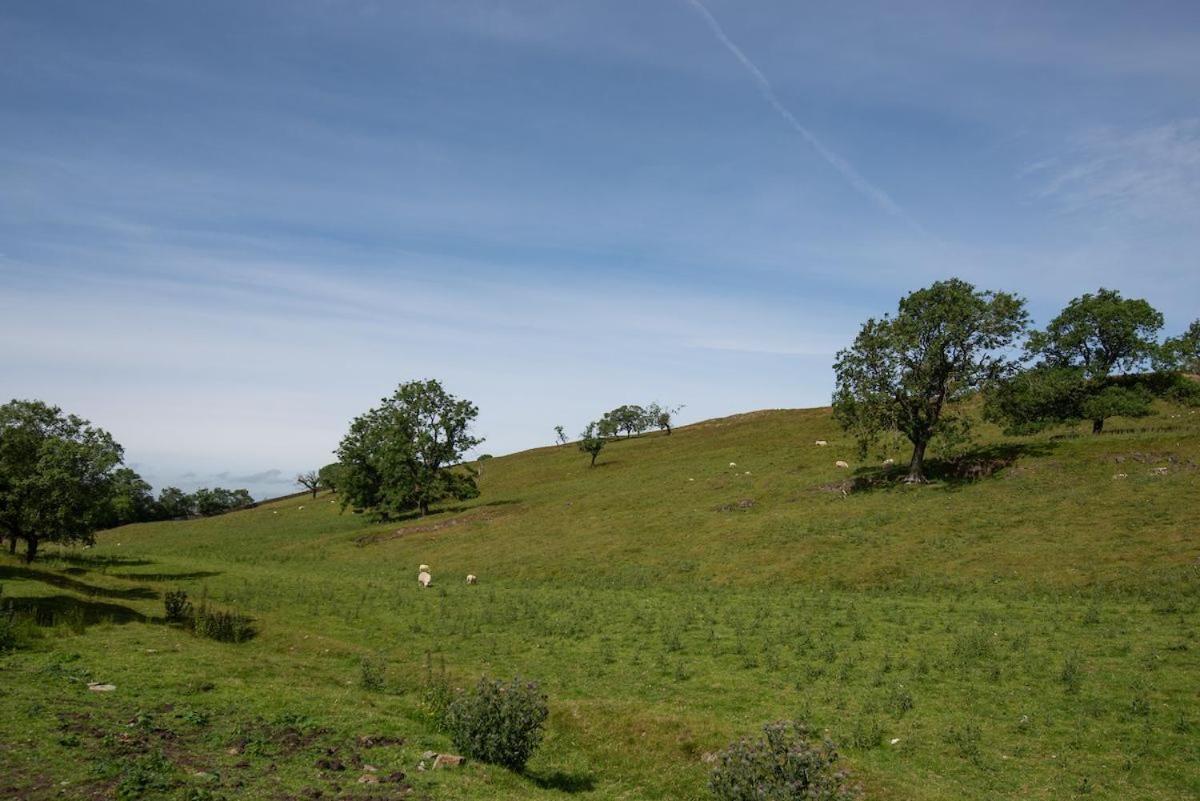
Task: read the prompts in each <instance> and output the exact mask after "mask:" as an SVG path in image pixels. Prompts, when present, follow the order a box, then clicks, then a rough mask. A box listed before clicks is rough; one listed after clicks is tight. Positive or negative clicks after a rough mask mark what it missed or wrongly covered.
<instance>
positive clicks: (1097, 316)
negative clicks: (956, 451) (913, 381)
mask: <svg viewBox="0 0 1200 801" xmlns="http://www.w3.org/2000/svg"><path fill="white" fill-rule="evenodd" d="M1162 325H1163V317H1162V315H1161V314H1160V313H1159V312H1158V311H1157V310H1156V309H1154V307H1152V306H1151V305H1150V304H1149V303H1147V302H1146V301H1145V300H1141V299H1135V298H1128V299H1127V298H1123V297H1121V293H1120V292H1117V291H1115V290H1111V289H1104V288H1101V289H1099V290H1098V291H1097V292H1096V293H1095V294H1091V293H1087V294H1084V295H1081V296H1080V297H1077V298H1075V299H1074V300H1072V301H1071V302H1070V303H1068V304H1067V306H1066V308H1064V309H1063V310H1062V311H1061V312H1059V314H1058V315H1057V316H1056V317H1055V318H1054V319H1053V320H1051V321H1050V324H1049V325H1048V326H1047V327H1046V329H1045V330H1044V331H1035V332H1033V333H1032V334H1031V335H1030V337H1029V343H1028V346H1027V348H1026V358H1027V359H1028V360H1030V361H1034V362H1035V363H1034V365H1033V366H1032V368H1031V369H1029V370H1027V371H1025V372H1023V373H1020V374H1018V375H1015V376H1012V377H1009V378H1008V379H1007V380H1005V381H1003V382H1002V383H1001V384H1000V385H999V386H997V388H996V391H995V392H994V393H992V395H991V396H989V398H988V400H987V405H986V408H985V411H986V413H987V416H988V417H989V418H991V419H994V420H997V421H999V422H1003V423H1004V424H1005V425H1006V428H1007V430H1008V431H1010V432H1013V433H1017V432H1030V431H1036V430H1038V429H1040V428H1043V427H1045V426H1048V425H1052V424H1055V423H1067V422H1076V421H1079V420H1090V421H1091V422H1092V431H1093V432H1094V433H1100V432H1101V431H1102V430H1103V429H1104V421H1105V420H1106V419H1108V418H1109V417H1115V416H1121V417H1143V416H1145V415H1147V414H1149V413H1150V404H1151V401H1152V400H1153V393H1152V392H1151V390H1150V384H1148V383H1146V382H1141V381H1138V380H1136V378H1133V380H1130V378H1128V377H1126V378H1121V379H1118V377H1117V376H1114V375H1113V372H1114V371H1115V370H1119V371H1122V372H1125V373H1129V372H1132V371H1134V370H1137V369H1139V368H1141V367H1143V366H1145V365H1147V364H1149V363H1151V362H1154V363H1161V361H1162V360H1163V350H1164V349H1163V346H1160V344H1159V343H1158V339H1157V336H1158V332H1159V330H1160V329H1161V328H1162Z"/></svg>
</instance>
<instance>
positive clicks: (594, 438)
mask: <svg viewBox="0 0 1200 801" xmlns="http://www.w3.org/2000/svg"><path fill="white" fill-rule="evenodd" d="M607 444H608V438H607V437H605V436H604V435H603V434H601V433H600V424H599V423H588V425H587V428H585V429H584V430H583V433H582V434H580V435H579V450H581V451H583V452H584V453H587V454H591V457H592V462H591V464H590V465H589V466H590V467H595V466H596V457H597V456H599V455H600V451H602V450H604V446H605V445H607Z"/></svg>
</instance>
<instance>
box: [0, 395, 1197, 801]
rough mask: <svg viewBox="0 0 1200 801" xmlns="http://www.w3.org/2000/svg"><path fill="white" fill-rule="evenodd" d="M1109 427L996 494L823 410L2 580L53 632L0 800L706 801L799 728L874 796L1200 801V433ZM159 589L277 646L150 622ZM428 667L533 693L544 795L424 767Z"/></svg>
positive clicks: (209, 525) (1035, 448)
mask: <svg viewBox="0 0 1200 801" xmlns="http://www.w3.org/2000/svg"><path fill="white" fill-rule="evenodd" d="M1110 427H1111V428H1112V429H1114V430H1116V433H1111V434H1106V435H1103V436H1098V437H1092V436H1075V435H1074V432H1059V436H1057V437H1051V436H1043V437H1035V438H1027V439H1005V438H1001V437H999V436H998V435H997V433H996V432H994V431H985V432H984V439H985V444H988V446H989V448H988V450H987V452H986V460H987V470H984V471H983V472H988V471H989V470H990V471H993V472H992V473H991V475H988V476H985V477H982V478H979V479H978V480H974V481H971V480H966V479H956V478H953V477H952V476H950V475H949V473H945V475H944V476H943V478H942V479H941V480H940V481H938V482H937V483H935V484H934V485H932V486H926V487H906V486H902V485H898V484H892V483H887V482H879V483H877V484H873V482H871V481H869V480H866V479H868V478H870V477H871V476H873V475H875V474H876V473H877V472H878V468H877V467H876V465H877V464H878V462H879V459H878V458H874V459H872V464H870V465H864V464H861V463H857V462H856V460H855V458H854V456H855V454H854V450H853V448H852V444H851V442H850V441H849V440H848V439H847V438H846V437H845V436H844V435H841V434H840V432H839V431H838V430H837V429H836V427H835V426H834V424H833V423H832V420H831V418H830V415H829V412H828V410H827V409H816V410H801V411H792V410H785V411H763V412H756V413H752V414H746V415H739V416H736V417H732V418H726V419H722V420H713V421H709V422H706V423H700V424H697V425H693V426H688V427H684V428H680V429H677V430H676V432H675V433H674V434H673V435H671V436H669V437H668V436H663V435H655V436H646V437H642V438H638V439H633V440H628V441H621V442H616V443H613V444H612V445H610V446H609V447H608V448H607V449H606V450H605V451H604V453H603V454H602V455H601V457H600V460H599V462H598V464H597V466H596V467H595V468H594V469H589V468H588V467H587V457H586V456H584V455H582V454H580V453H578V452H577V451H576V450H574V448H573V446H568V447H562V448H544V449H539V450H534V451H529V452H525V453H520V454H515V455H513V456H508V457H502V458H497V459H491V460H486V461H485V462H483V463H481V469H482V471H483V472H482V476H481V481H480V484H481V489H482V494H481V496H480V497H479V498H478V499H476V500H475V501H472V502H470V503H467V504H463V505H462V506H461V507H455V508H449V509H443V510H440V511H438V513H436V514H434V515H431V516H430V517H428V518H425V519H412V520H408V521H403V522H400V523H391V524H387V525H379V524H373V523H371V522H370V521H368V520H366V519H364V518H362V517H357V516H354V515H351V514H340V513H339V511H338V505H337V504H336V503H335V502H334V498H333V497H332V496H330V495H326V494H322V495H321V496H319V497H318V498H317V499H316V500H315V501H313V500H305V499H295V498H292V499H287V500H285V501H280V502H277V503H273V504H266V505H264V506H261V507H258V508H255V509H252V510H249V511H245V512H240V513H235V514H231V515H227V516H224V517H220V518H210V519H205V520H196V521H190V522H177V523H159V524H148V525H140V526H131V527H126V528H123V529H118V530H114V531H110V532H106V533H104V534H103V535H101V537H100V539H99V543H98V545H97V546H96V547H95V548H92V549H89V550H86V551H61V552H59V553H58V554H57V556H56V555H55V554H54V553H53V552H51V553H50V554H48V556H49V557H50V558H49V559H48V560H47V561H46V562H44V563H42V564H39V565H35V566H33V568H26V567H25V566H23V565H20V564H19V563H17V562H16V561H14V560H7V561H0V585H2V586H3V597H4V598H5V599H11V600H12V601H13V603H15V604H16V605H17V606H18V607H19V608H21V609H25V610H30V611H31V612H34V613H36V614H38V615H40V617H41V622H42V623H46V624H50V623H53V624H54V625H53V627H45V628H42V629H41V632H42V634H43V635H44V636H42V637H41V638H40V639H39V640H38V641H37V642H36V643H35V644H34V647H33V648H32V649H29V650H23V651H18V652H16V653H15V654H11V655H8V656H5V657H0V660H2V661H0V667H2V668H3V673H4V680H3V682H0V705H2V706H3V708H4V710H5V712H6V714H5V715H4V716H3V717H2V718H0V765H3V767H4V768H5V769H4V770H2V771H0V797H9V796H15V797H28V798H52V797H53V798H60V797H78V798H87V797H100V798H103V797H114V795H116V794H118V793H125V795H127V796H128V797H136V795H137V793H138V792H142V793H143V796H144V797H163V795H164V794H166V796H167V797H179V798H185V797H191V798H208V797H214V798H216V797H224V798H231V799H232V798H264V799H276V798H293V797H294V798H318V797H324V798H332V797H339V796H342V795H345V796H346V797H363V798H367V797H370V798H400V797H405V793H406V792H407V788H408V787H409V786H411V787H412V788H413V795H412V796H411V797H417V798H424V797H428V798H436V799H477V798H478V799H482V798H514V799H515V798H557V797H561V796H562V795H563V794H564V793H565V794H579V795H581V796H582V797H588V798H594V799H641V798H661V799H690V798H704V797H705V777H706V774H707V767H708V766H707V764H706V763H705V755H706V754H708V753H710V752H712V751H714V750H716V749H718V748H720V747H722V746H723V745H724V744H726V743H727V742H728V741H729V740H731V739H733V738H736V737H738V736H741V735H743V734H750V733H753V732H754V731H755V730H756V729H757V727H758V726H759V725H760V724H761V723H763V722H766V721H769V720H773V719H778V718H784V717H799V718H803V719H806V720H808V721H810V722H812V723H813V724H815V725H816V726H818V727H820V728H822V729H825V730H827V731H828V733H829V735H830V736H832V737H833V738H834V739H835V740H836V741H837V742H838V743H839V744H840V745H841V746H842V753H843V756H844V758H845V760H846V762H847V763H848V765H849V766H850V767H851V768H852V769H853V770H854V772H855V774H856V775H857V776H858V778H859V779H860V781H861V782H862V784H863V785H864V788H865V789H866V791H867V794H868V796H869V797H872V798H880V799H961V798H980V799H983V798H996V797H1008V798H1034V799H1061V798H1068V797H1073V796H1074V795H1088V796H1090V797H1095V798H1114V799H1115V798H1121V799H1131V798H1145V799H1185V798H1195V797H1200V767H1197V765H1200V682H1198V681H1197V676H1200V639H1198V631H1200V618H1198V616H1197V611H1198V609H1200V562H1198V557H1200V515H1198V514H1197V506H1196V499H1197V497H1200V495H1198V493H1197V490H1198V489H1200V468H1198V465H1200V415H1198V414H1193V413H1192V412H1189V411H1187V410H1181V409H1178V408H1168V407H1163V408H1162V409H1161V410H1160V413H1159V414H1158V415H1157V416H1155V417H1153V418H1149V419H1145V420H1140V421H1120V420H1116V421H1112V423H1110ZM1122 430H1124V433H1121V431H1122ZM1064 433H1065V434H1067V435H1066V436H1063V434H1064ZM817 439H825V440H828V441H829V442H830V445H829V447H824V448H822V447H817V446H815V445H814V444H813V443H814V440H817ZM904 455H905V454H902V453H897V454H896V457H897V458H898V459H899V460H901V461H902V460H903V456H904ZM837 459H845V460H847V461H850V462H851V464H852V466H853V470H852V471H846V470H839V469H838V468H836V467H835V466H834V462H835V460H837ZM944 472H945V471H944ZM851 473H854V474H855V475H857V476H859V477H860V479H861V480H860V481H858V482H857V484H855V483H854V482H852V481H851V480H848V479H850V474H851ZM856 488H857V490H858V491H853V490H855V489H856ZM421 563H427V564H429V565H431V566H432V572H433V575H434V580H435V584H434V587H433V588H431V589H428V590H420V589H418V588H417V586H416V582H415V575H416V568H417V565H418V564H421ZM467 573H474V574H477V575H478V576H479V579H480V581H479V585H478V586H474V587H468V586H466V584H465V583H464V581H463V577H464V576H465V575H466V574H467ZM174 588H184V589H186V590H188V591H189V592H190V593H191V594H192V595H193V597H196V596H199V595H200V594H201V593H202V592H203V593H207V596H208V598H210V599H211V600H213V601H215V602H217V603H219V604H222V605H227V606H231V607H237V608H239V609H242V610H244V611H246V612H248V613H249V614H251V615H252V616H253V617H254V618H255V620H256V625H257V627H258V629H259V631H260V633H259V635H258V636H257V637H256V638H255V639H254V640H252V641H250V642H248V643H243V644H240V645H226V644H220V643H215V642H211V641H208V640H201V639H197V638H195V637H193V636H190V635H188V634H187V633H185V632H182V631H179V630H177V629H175V628H173V627H170V626H167V625H163V624H162V622H161V616H162V614H163V605H162V601H161V595H162V593H163V592H164V591H165V590H169V589H174ZM39 609H40V610H41V611H40V612H36V610H39ZM364 657H365V658H367V659H368V660H369V661H370V662H371V663H372V664H377V665H380V666H385V668H384V669H385V671H386V675H387V682H388V689H387V690H386V691H383V692H379V691H370V690H367V689H364V688H363V687H361V686H360V677H361V674H362V670H361V667H360V663H361V661H362V660H363V659H364ZM443 665H444V667H445V671H446V673H447V675H448V676H449V677H450V678H451V679H452V680H453V681H454V682H455V683H458V684H462V683H466V682H469V681H471V680H472V679H473V677H476V676H478V675H479V674H481V673H487V674H491V675H501V676H503V675H509V676H511V675H513V674H515V673H519V674H520V675H522V676H528V677H532V678H536V679H539V680H540V681H541V682H542V683H543V685H544V687H545V688H546V689H547V691H548V692H549V695H550V698H551V707H552V715H551V720H550V725H549V732H548V737H547V740H546V742H545V744H544V746H543V748H542V750H541V751H540V752H539V753H538V754H537V755H536V756H535V758H534V760H533V762H532V763H531V764H530V767H529V770H528V772H527V774H526V775H524V776H517V775H514V774H511V773H508V772H506V771H503V770H500V769H495V768H490V767H486V766H482V765H477V764H474V765H468V766H467V767H465V768H463V769H459V770H454V771H436V772H432V771H431V772H420V771H418V770H417V769H416V766H417V764H418V762H419V761H420V759H421V755H422V752H424V751H426V750H427V749H428V750H434V751H440V750H449V748H450V746H449V744H448V742H447V741H446V740H445V738H444V737H442V736H441V735H439V734H438V733H437V732H436V731H435V729H434V728H433V727H432V725H431V723H430V721H429V718H428V715H427V714H426V712H425V709H424V705H423V688H424V686H425V684H426V682H427V678H428V673H429V672H430V671H431V670H432V672H433V673H434V674H435V675H436V674H439V673H440V672H441V670H442V666H443ZM87 681H104V682H111V683H113V684H115V685H116V687H117V689H116V690H115V691H114V692H112V693H104V694H101V693H94V692H89V691H88V690H87V689H86V682H87ZM385 736H386V737H391V738H397V739H398V740H401V741H402V742H390V743H387V744H384V745H380V744H379V741H378V738H380V737H385ZM364 737H368V738H374V739H372V740H369V741H368V740H363V739H361V738H364ZM330 749H336V750H335V751H333V752H330ZM156 754H161V758H159V757H157V756H155V755H156ZM330 760H332V762H331V761H330ZM335 763H340V764H342V765H343V767H344V769H343V770H336V769H334V768H335V767H336V765H335ZM364 764H369V765H371V766H373V767H376V768H378V771H377V772H371V771H368V770H367V769H366V768H364V767H363V765H364ZM399 772H403V773H404V774H405V777H404V778H403V780H401V779H400V778H399V776H398V775H396V774H398V773H399ZM197 774H198V775H197ZM366 775H371V776H377V777H383V778H384V779H386V778H387V777H389V776H391V777H393V779H394V780H392V781H386V780H385V781H381V782H379V783H362V784H360V783H359V778H360V776H366ZM155 782H159V784H161V786H162V787H169V788H170V789H155ZM64 783H65V784H64ZM155 793H157V794H158V795H155ZM189 793H190V794H191V795H188V794H189ZM172 794H173V795H172Z"/></svg>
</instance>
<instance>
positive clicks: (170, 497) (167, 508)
mask: <svg viewBox="0 0 1200 801" xmlns="http://www.w3.org/2000/svg"><path fill="white" fill-rule="evenodd" d="M155 505H156V506H157V507H158V517H159V518H160V519H162V520H179V519H181V518H185V517H190V516H191V515H193V514H194V513H195V506H196V504H195V499H194V498H193V497H192V496H191V495H189V494H188V493H186V492H184V491H183V490H181V489H180V488H179V487H163V488H162V489H161V490H159V493H158V501H157V502H156V504H155Z"/></svg>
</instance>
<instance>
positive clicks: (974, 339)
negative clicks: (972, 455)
mask: <svg viewBox="0 0 1200 801" xmlns="http://www.w3.org/2000/svg"><path fill="white" fill-rule="evenodd" d="M1027 325H1028V315H1027V314H1026V312H1025V301H1024V300H1022V299H1021V298H1019V297H1017V296H1015V295H1010V294H1007V293H1004V292H990V291H979V290H976V289H975V287H974V286H972V285H971V284H969V283H967V282H966V281H962V280H960V279H957V278H953V279H950V280H948V281H939V282H937V283H935V284H933V285H931V286H929V287H927V288H925V289H921V290H917V291H916V292H913V293H911V294H909V295H908V296H906V297H905V298H903V299H902V300H901V301H900V304H899V307H898V310H897V314H896V316H895V317H886V316H885V317H884V318H883V319H882V320H876V319H870V320H867V322H866V323H864V324H863V326H862V329H861V330H860V331H859V334H858V336H857V337H856V338H855V340H854V344H853V345H851V346H850V347H849V348H847V349H845V350H843V351H840V352H839V353H838V355H837V361H836V363H835V364H834V372H835V373H836V377H837V384H836V389H835V390H834V395H833V412H834V416H835V418H836V419H837V420H838V422H839V423H840V424H841V425H842V427H843V428H844V429H845V430H846V431H849V432H850V433H852V434H853V435H854V436H855V438H856V439H857V441H858V443H859V448H860V451H861V452H862V453H864V454H865V453H866V451H867V449H868V448H869V447H870V446H871V444H872V443H873V442H874V441H875V440H876V439H877V438H878V437H879V435H881V434H882V433H884V432H886V431H889V430H896V431H900V432H901V433H903V434H904V435H905V436H907V437H908V439H909V440H910V441H911V442H912V443H913V447H914V458H913V463H912V472H911V474H910V478H911V479H912V480H917V481H919V480H922V479H923V473H922V469H921V462H922V460H923V457H924V449H925V446H926V445H927V444H928V443H929V441H930V440H931V439H932V438H933V437H935V436H937V435H939V434H945V435H947V436H952V437H953V438H955V439H957V438H958V437H959V436H961V434H962V430H961V425H959V424H958V423H955V424H954V425H953V431H951V421H950V419H949V418H948V417H944V415H943V412H944V409H945V407H946V405H947V404H949V403H954V402H956V401H960V400H963V399H964V398H966V397H967V396H968V395H970V394H971V393H972V392H974V391H976V390H978V389H979V388H981V387H982V386H984V385H985V384H986V383H989V382H991V381H993V380H995V379H996V378H998V377H999V376H1001V375H1003V374H1004V373H1005V372H1007V371H1008V370H1009V369H1010V367H1011V361H1010V359H1009V357H1008V354H1007V350H1008V349H1009V348H1010V346H1011V345H1012V344H1013V343H1014V341H1015V340H1016V339H1017V338H1018V337H1019V336H1020V335H1021V334H1022V333H1023V332H1024V330H1025V327H1026V326H1027Z"/></svg>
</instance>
